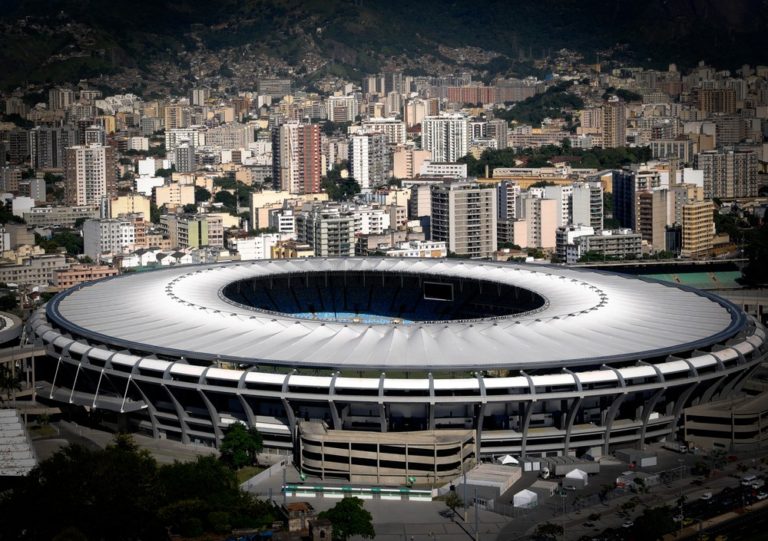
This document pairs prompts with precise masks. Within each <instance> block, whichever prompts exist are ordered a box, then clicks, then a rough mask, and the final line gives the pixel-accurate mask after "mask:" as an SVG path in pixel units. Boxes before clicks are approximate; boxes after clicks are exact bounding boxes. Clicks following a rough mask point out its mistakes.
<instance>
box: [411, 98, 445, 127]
mask: <svg viewBox="0 0 768 541" xmlns="http://www.w3.org/2000/svg"><path fill="white" fill-rule="evenodd" d="M439 110H440V102H439V101H438V100H437V99H436V98H430V99H422V98H415V99H412V100H410V101H408V103H406V105H405V109H404V116H405V125H406V126H407V127H408V128H412V127H414V126H417V125H419V124H421V123H422V122H424V118H426V117H428V116H434V115H437V114H438V112H439Z"/></svg>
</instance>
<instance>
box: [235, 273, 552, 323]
mask: <svg viewBox="0 0 768 541" xmlns="http://www.w3.org/2000/svg"><path fill="white" fill-rule="evenodd" d="M221 296H222V298H223V299H224V300H226V301H227V302H230V303H233V304H235V305H237V306H239V307H241V308H243V307H244V308H248V309H251V310H256V311H259V312H265V313H269V314H279V315H282V316H287V317H294V318H299V319H309V320H319V321H333V322H344V323H363V324H367V325H382V324H395V325H408V324H412V323H420V324H423V323H438V322H446V321H468V320H485V319H489V318H492V319H494V318H508V317H514V316H519V315H521V314H528V313H530V312H532V311H535V310H538V309H540V308H542V307H544V306H546V304H547V301H546V299H545V298H544V297H542V296H541V295H539V294H537V293H534V292H533V291H530V290H527V289H523V288H520V287H517V286H514V285H510V284H505V283H500V282H492V281H489V280H478V279H472V278H464V277H452V276H442V275H431V274H427V273H424V274H420V273H405V272H375V271H374V272H355V271H341V272H333V271H331V272H302V273H292V274H281V275H273V276H268V277H253V278H248V279H245V280H238V281H236V282H233V283H230V284H228V285H226V286H225V287H223V288H222V290H221Z"/></svg>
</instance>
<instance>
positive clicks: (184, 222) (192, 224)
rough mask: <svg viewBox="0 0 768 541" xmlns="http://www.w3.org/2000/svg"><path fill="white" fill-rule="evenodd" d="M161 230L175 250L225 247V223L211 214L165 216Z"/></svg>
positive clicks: (161, 221)
mask: <svg viewBox="0 0 768 541" xmlns="http://www.w3.org/2000/svg"><path fill="white" fill-rule="evenodd" d="M160 230H161V231H162V232H163V234H164V235H165V236H167V237H168V239H169V240H170V243H171V246H173V247H174V248H200V247H202V246H210V247H218V248H222V247H223V246H224V223H223V220H222V218H221V216H214V215H209V214H183V215H177V214H164V215H162V216H160Z"/></svg>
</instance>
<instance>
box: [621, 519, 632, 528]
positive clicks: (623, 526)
mask: <svg viewBox="0 0 768 541" xmlns="http://www.w3.org/2000/svg"><path fill="white" fill-rule="evenodd" d="M634 525H635V523H634V522H632V521H631V520H627V521H626V522H624V524H622V525H621V527H622V528H631V527H632V526H634Z"/></svg>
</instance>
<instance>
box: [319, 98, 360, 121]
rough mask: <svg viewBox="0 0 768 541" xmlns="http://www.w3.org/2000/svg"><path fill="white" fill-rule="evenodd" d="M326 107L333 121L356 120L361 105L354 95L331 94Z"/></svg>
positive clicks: (327, 113) (328, 116)
mask: <svg viewBox="0 0 768 541" xmlns="http://www.w3.org/2000/svg"><path fill="white" fill-rule="evenodd" d="M325 107H326V115H327V118H328V120H330V121H331V122H354V121H355V117H357V115H358V114H359V112H358V111H359V105H358V103H357V99H356V98H355V97H354V96H329V97H328V99H327V100H326V102H325Z"/></svg>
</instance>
